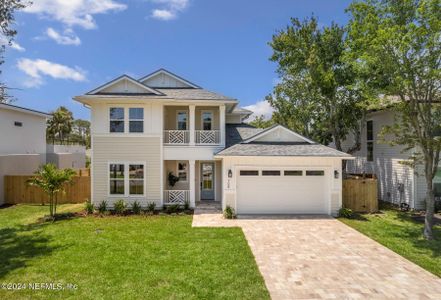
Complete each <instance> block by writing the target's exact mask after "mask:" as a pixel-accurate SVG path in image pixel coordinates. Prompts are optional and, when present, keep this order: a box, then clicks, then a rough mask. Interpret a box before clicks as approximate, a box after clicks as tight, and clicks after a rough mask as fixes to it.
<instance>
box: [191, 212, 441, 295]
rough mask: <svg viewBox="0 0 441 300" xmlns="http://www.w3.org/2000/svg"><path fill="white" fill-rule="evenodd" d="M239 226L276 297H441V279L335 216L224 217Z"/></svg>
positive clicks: (198, 217)
mask: <svg viewBox="0 0 441 300" xmlns="http://www.w3.org/2000/svg"><path fill="white" fill-rule="evenodd" d="M193 226H240V227H242V229H243V232H244V233H245V236H246V238H247V240H248V244H249V245H250V247H251V250H252V251H253V253H254V256H255V258H256V262H257V265H258V267H259V270H260V272H261V273H262V275H263V277H264V279H265V283H266V286H267V288H268V290H269V292H270V294H271V297H272V298H273V299H392V298H394V299H441V279H439V278H438V277H436V276H435V275H432V274H431V273H429V272H427V271H426V270H424V269H422V268H420V267H419V266H417V265H415V264H414V263H412V262H410V261H408V260H406V259H405V258H403V257H401V256H399V255H398V254H396V253H394V252H393V251H391V250H389V249H387V248H385V247H383V246H382V245H380V244H378V243H377V242H375V241H373V240H371V239H370V238H368V237H366V236H364V235H362V234H361V233H359V232H357V231H356V230H354V229H352V228H350V227H348V226H347V225H345V224H343V223H341V222H339V221H338V220H335V219H333V218H330V217H326V216H316V217H306V216H305V217H301V216H297V217H283V218H281V217H253V218H251V217H250V218H248V219H238V220H224V219H222V217H221V216H220V215H218V214H195V216H194V219H193Z"/></svg>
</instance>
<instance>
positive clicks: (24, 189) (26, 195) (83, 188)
mask: <svg viewBox="0 0 441 300" xmlns="http://www.w3.org/2000/svg"><path fill="white" fill-rule="evenodd" d="M31 177H32V176H31V175H29V176H12V175H7V176H5V181H4V195H5V203H8V204H17V203H42V202H45V203H47V202H48V201H49V199H48V197H47V196H46V194H45V193H43V191H42V190H41V189H40V188H38V187H35V186H29V185H28V183H27V180H28V179H29V178H31ZM65 190H66V192H65V193H60V194H59V195H58V203H82V202H85V201H86V200H87V199H90V177H89V176H75V177H74V178H73V181H72V183H70V184H66V189H65Z"/></svg>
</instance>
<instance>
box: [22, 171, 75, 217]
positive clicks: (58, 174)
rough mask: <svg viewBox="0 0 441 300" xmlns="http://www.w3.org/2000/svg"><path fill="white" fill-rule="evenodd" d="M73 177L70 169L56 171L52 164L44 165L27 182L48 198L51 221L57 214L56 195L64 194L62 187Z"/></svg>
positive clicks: (73, 172) (73, 173)
mask: <svg viewBox="0 0 441 300" xmlns="http://www.w3.org/2000/svg"><path fill="white" fill-rule="evenodd" d="M75 175H76V173H75V171H74V170H72V169H57V167H56V166H55V165H53V164H45V165H42V166H41V167H40V168H39V169H38V170H37V171H36V172H35V176H34V177H32V178H30V179H29V180H28V184H29V185H31V186H37V187H39V188H41V189H42V190H43V191H44V192H45V193H46V194H47V195H48V196H49V213H50V216H51V218H52V219H54V217H55V215H56V213H57V204H58V193H60V192H64V185H65V184H66V183H69V182H71V181H72V178H73V176H75Z"/></svg>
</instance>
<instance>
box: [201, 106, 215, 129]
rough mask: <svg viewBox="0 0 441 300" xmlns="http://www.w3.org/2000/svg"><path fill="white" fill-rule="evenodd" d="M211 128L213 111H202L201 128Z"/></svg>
mask: <svg viewBox="0 0 441 300" xmlns="http://www.w3.org/2000/svg"><path fill="white" fill-rule="evenodd" d="M212 129H213V112H211V111H204V112H202V130H212Z"/></svg>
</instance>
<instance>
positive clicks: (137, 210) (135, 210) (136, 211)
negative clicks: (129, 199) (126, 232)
mask: <svg viewBox="0 0 441 300" xmlns="http://www.w3.org/2000/svg"><path fill="white" fill-rule="evenodd" d="M132 212H133V213H134V214H135V215H139V214H140V213H141V204H140V203H139V202H138V201H135V202H133V203H132Z"/></svg>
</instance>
